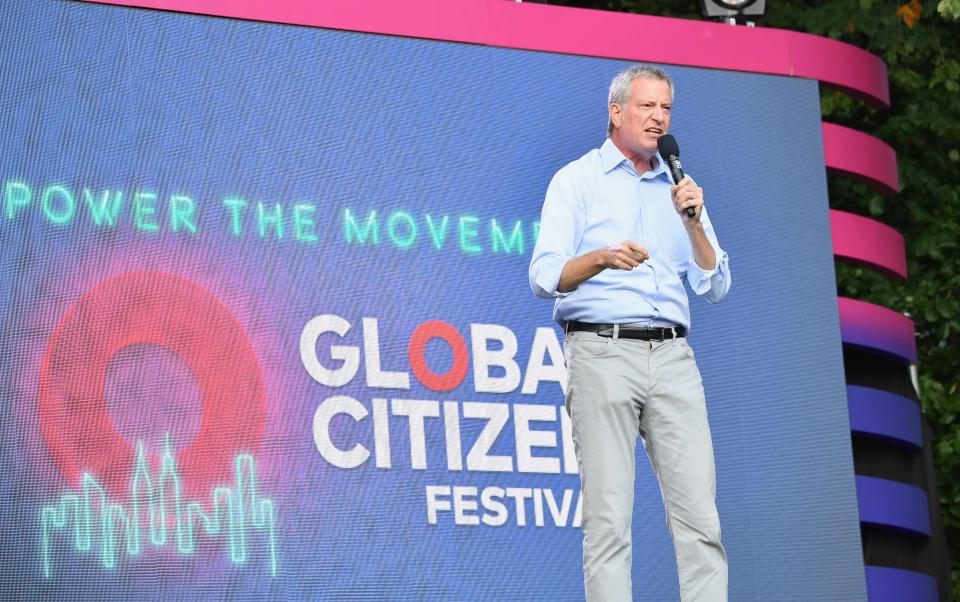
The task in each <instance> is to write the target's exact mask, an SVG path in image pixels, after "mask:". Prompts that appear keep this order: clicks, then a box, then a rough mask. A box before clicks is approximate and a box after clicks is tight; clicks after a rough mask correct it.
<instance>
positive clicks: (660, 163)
mask: <svg viewBox="0 0 960 602" xmlns="http://www.w3.org/2000/svg"><path fill="white" fill-rule="evenodd" d="M653 158H654V163H655V164H656V167H655V168H653V169H652V170H649V171H651V172H652V173H653V177H657V176H659V175H660V174H662V173H666V172H667V164H666V162H665V161H664V160H663V159H662V158H661V157H660V153H657V154H655V155H654V156H653ZM624 161H626V162H627V163H628V164H629V165H630V168H631V169H633V170H634V171H636V170H635V169H634V167H633V164H632V163H631V162H630V161H629V160H628V159H627V158H626V157H624V156H623V153H622V152H620V149H619V148H617V145H616V144H614V143H613V140H611V139H610V138H607V139H606V140H605V141H604V142H603V145H602V146H601V147H600V165H601V166H602V167H603V173H610V172H611V171H612V170H613V169H614V168H615V167H616V166H618V165H620V164H621V163H623V162H624ZM637 175H643V174H637Z"/></svg>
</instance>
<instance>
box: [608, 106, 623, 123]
mask: <svg viewBox="0 0 960 602" xmlns="http://www.w3.org/2000/svg"><path fill="white" fill-rule="evenodd" d="M621 119H623V115H621V113H620V105H619V104H617V103H613V104H611V105H610V122H611V123H613V125H614V127H620V121H621Z"/></svg>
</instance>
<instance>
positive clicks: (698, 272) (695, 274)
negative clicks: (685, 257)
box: [687, 251, 727, 295]
mask: <svg viewBox="0 0 960 602" xmlns="http://www.w3.org/2000/svg"><path fill="white" fill-rule="evenodd" d="M716 256H717V261H716V263H715V264H714V266H713V269H711V270H705V269H703V268H701V267H700V266H699V265H697V262H696V260H692V261H691V262H690V265H689V266H688V267H687V270H688V272H689V273H688V274H687V281H688V282H689V283H690V288H691V289H693V292H694V293H696V294H697V295H702V294H704V293H706V292H707V291H709V290H710V289H711V286H710V281H711V280H712V279H713V278H714V277H715V276H719V277H720V278H722V277H723V273H722V271H721V270H720V265H721V264H722V263H723V262H725V261H727V252H726V251H719V252H717V253H716Z"/></svg>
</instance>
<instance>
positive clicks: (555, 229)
mask: <svg viewBox="0 0 960 602" xmlns="http://www.w3.org/2000/svg"><path fill="white" fill-rule="evenodd" d="M569 168H570V166H568V167H567V168H564V169H561V170H560V171H559V172H557V174H556V175H555V176H554V177H553V180H551V181H550V186H549V187H548V188H547V194H546V197H545V199H544V201H543V210H542V211H541V212H540V232H539V234H538V235H537V244H536V245H535V246H534V248H533V256H532V257H531V258H530V270H529V274H528V276H529V279H530V288H531V289H532V290H533V294H535V295H536V296H537V297H540V298H542V299H553V298H556V297H565V296H567V295H569V294H570V292H572V291H569V292H565V293H561V292H559V291H557V287H558V286H559V284H560V275H561V274H562V273H563V268H564V266H565V265H566V264H567V262H568V261H570V260H571V259H573V258H574V256H575V253H576V251H577V247H578V246H579V244H580V239H581V238H582V236H583V228H584V224H585V223H586V216H585V211H584V207H583V202H582V198H581V196H582V195H580V194H579V191H578V189H577V186H576V183H575V181H574V178H573V177H572V176H573V174H572V173H571V171H570V169H569Z"/></svg>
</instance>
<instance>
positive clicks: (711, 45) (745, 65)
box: [81, 0, 890, 106]
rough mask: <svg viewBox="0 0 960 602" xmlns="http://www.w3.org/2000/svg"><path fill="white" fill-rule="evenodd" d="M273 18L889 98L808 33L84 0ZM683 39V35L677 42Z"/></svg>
mask: <svg viewBox="0 0 960 602" xmlns="http://www.w3.org/2000/svg"><path fill="white" fill-rule="evenodd" d="M81 1H84V2H95V3H99V4H113V5H118V6H127V7H137V8H151V9H158V10H168V11H176V12H186V13H195V14H202V15H212V16H220V17H230V18H236V19H246V20H253V21H264V22H270V23H287V24H295V25H306V26H312V27H325V28H330V29H342V30H348V31H359V32H367V33H379V34H387V35H397V36H407V37H413V38H427V39H433V40H445V41H451V42H465V43H470V44H482V45H487V46H497V47H501V48H516V49H523V50H538V51H545V52H559V53H565V54H575V55H585V56H597V57H605V58H615V59H624V60H638V61H650V62H654V63H665V64H672V65H684V66H689V67H704V68H709V69H726V70H730V71H746V72H752V73H767V74H772V75H785V76H791V77H802V78H808V79H816V80H819V81H822V82H825V83H827V84H831V85H833V86H837V87H839V88H842V89H845V90H846V91H848V92H850V93H851V94H853V95H855V96H857V97H859V98H861V99H863V100H865V101H866V102H869V103H871V104H874V105H883V106H887V105H889V104H890V92H889V88H888V81H887V67H886V64H885V63H884V62H883V61H882V60H880V59H879V58H878V57H876V56H874V55H872V54H870V53H868V52H866V51H864V50H861V49H860V48H857V47H855V46H851V45H849V44H844V43H842V42H837V41H836V40H831V39H829V38H822V37H819V36H813V35H809V34H804V33H798V32H793V31H786V30H781V29H770V28H763V27H758V28H748V27H744V26H736V27H734V26H730V25H724V24H719V23H710V22H706V21H693V20H687V19H671V18H664V17H654V16H649V15H632V14H624V13H615V12H608V11H600V10H588V9H579V8H569V7H558V6H548V5H544V4H529V3H521V2H511V1H510V0H402V1H398V0H366V1H365V2H362V3H361V2H344V1H342V0H311V1H309V2H307V1H305V0H81ZM681 40H682V42H680V41H681Z"/></svg>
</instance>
